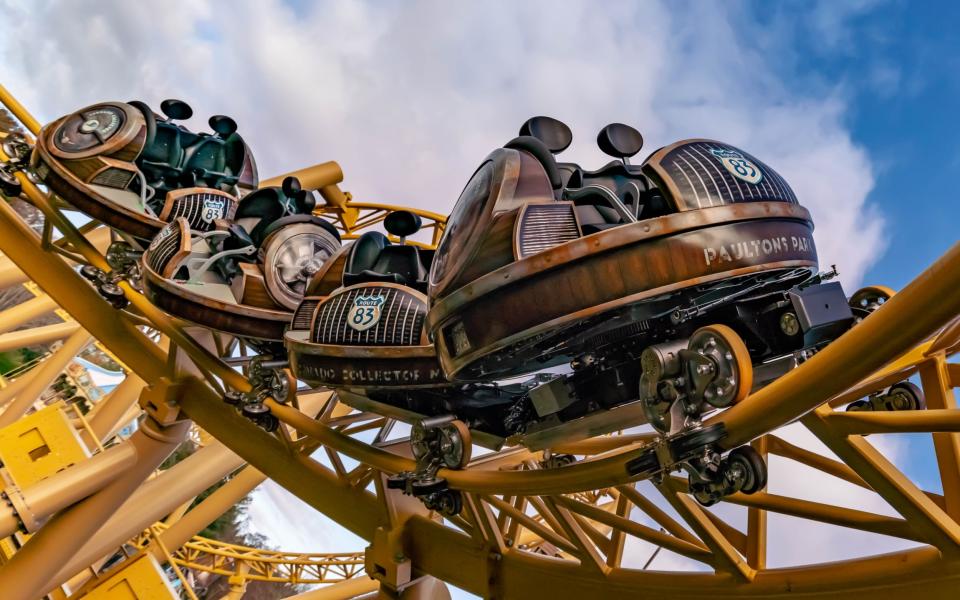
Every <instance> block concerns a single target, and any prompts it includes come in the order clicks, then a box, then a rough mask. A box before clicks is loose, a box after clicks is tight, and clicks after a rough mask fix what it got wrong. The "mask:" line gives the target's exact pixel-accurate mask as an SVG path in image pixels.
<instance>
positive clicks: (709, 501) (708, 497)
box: [690, 483, 720, 506]
mask: <svg viewBox="0 0 960 600" xmlns="http://www.w3.org/2000/svg"><path fill="white" fill-rule="evenodd" d="M690 494H691V495H692V496H693V499H694V500H696V501H697V502H699V503H700V505H701V506H713V505H714V504H716V503H717V502H719V501H720V499H719V498H718V497H717V496H716V495H715V494H712V493H710V489H709V487H708V486H706V485H705V484H702V483H691V484H690Z"/></svg>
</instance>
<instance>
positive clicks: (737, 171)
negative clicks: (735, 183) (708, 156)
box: [710, 148, 763, 184]
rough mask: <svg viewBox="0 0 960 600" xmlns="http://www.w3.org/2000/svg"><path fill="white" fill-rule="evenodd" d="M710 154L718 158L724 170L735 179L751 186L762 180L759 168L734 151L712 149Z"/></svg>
mask: <svg viewBox="0 0 960 600" xmlns="http://www.w3.org/2000/svg"><path fill="white" fill-rule="evenodd" d="M710 152H712V153H713V155H714V156H716V157H717V158H719V159H720V162H721V163H723V166H724V168H725V169H726V170H728V171H730V173H731V174H732V175H733V176H734V177H736V178H737V179H742V180H743V181H746V182H747V183H753V184H757V183H760V180H761V179H763V173H761V172H760V168H759V167H757V165H755V164H753V163H752V162H750V161H749V160H747V159H746V158H745V157H744V156H743V155H742V154H740V153H739V152H737V151H736V150H730V149H728V148H714V149H712V150H710Z"/></svg>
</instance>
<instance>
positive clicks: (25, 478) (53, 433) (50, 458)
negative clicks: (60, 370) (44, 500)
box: [0, 402, 89, 488]
mask: <svg viewBox="0 0 960 600" xmlns="http://www.w3.org/2000/svg"><path fill="white" fill-rule="evenodd" d="M62 408H63V403H62V402H57V403H56V404H53V405H50V406H47V407H45V408H43V409H41V410H38V411H37V412H35V413H33V414H30V415H27V416H26V417H23V418H21V419H19V420H17V421H15V422H13V423H11V424H10V425H8V426H6V427H3V428H2V429H0V463H2V464H3V468H4V470H5V471H6V474H7V476H8V477H9V478H10V480H11V481H12V482H13V483H15V484H16V485H17V486H19V487H20V488H27V487H29V486H31V485H33V484H35V483H37V482H38V481H40V480H41V479H44V478H46V477H50V476H51V475H53V474H54V473H56V472H57V471H61V470H63V469H66V468H67V467H69V466H71V465H75V464H78V463H80V462H83V461H84V460H86V459H87V457H88V456H89V453H88V452H87V448H86V446H84V444H83V442H82V441H81V440H80V436H79V435H77V431H76V429H74V428H73V426H72V425H71V424H70V419H68V418H67V416H66V414H65V413H64V412H63V410H62Z"/></svg>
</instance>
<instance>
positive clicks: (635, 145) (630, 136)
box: [597, 123, 643, 158]
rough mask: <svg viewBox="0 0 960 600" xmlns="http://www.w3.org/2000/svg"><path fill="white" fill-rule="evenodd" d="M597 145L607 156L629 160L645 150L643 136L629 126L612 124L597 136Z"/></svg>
mask: <svg viewBox="0 0 960 600" xmlns="http://www.w3.org/2000/svg"><path fill="white" fill-rule="evenodd" d="M597 145H598V146H600V150H602V151H603V153H604V154H606V155H607V156H612V157H614V158H629V157H631V156H633V155H634V154H636V153H637V152H640V149H641V148H643V136H642V135H640V132H639V131H637V130H636V129H634V128H633V127H630V126H629V125H624V124H623V123H610V124H609V125H607V126H606V127H604V128H603V129H601V130H600V133H599V134H598V135H597Z"/></svg>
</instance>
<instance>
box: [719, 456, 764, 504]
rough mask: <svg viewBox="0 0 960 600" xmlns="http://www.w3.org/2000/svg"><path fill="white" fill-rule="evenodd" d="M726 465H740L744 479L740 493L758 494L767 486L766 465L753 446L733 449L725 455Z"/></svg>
mask: <svg viewBox="0 0 960 600" xmlns="http://www.w3.org/2000/svg"><path fill="white" fill-rule="evenodd" d="M727 464H728V465H731V466H732V465H735V464H737V465H740V466H741V467H742V468H743V471H744V474H745V475H746V478H745V480H744V482H743V485H742V486H740V491H741V492H743V493H744V494H752V493H754V492H759V491H760V490H762V489H763V488H764V487H766V485H767V463H765V462H763V457H762V456H760V453H759V452H757V451H756V450H754V448H753V446H740V447H739V448H734V449H733V450H731V451H730V454H728V455H727Z"/></svg>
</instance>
